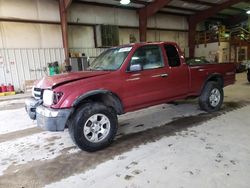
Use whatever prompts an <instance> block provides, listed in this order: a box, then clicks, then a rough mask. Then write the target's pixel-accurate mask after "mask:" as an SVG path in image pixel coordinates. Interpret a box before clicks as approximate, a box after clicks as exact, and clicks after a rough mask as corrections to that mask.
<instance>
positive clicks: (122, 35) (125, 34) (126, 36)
mask: <svg viewBox="0 0 250 188" xmlns="http://www.w3.org/2000/svg"><path fill="white" fill-rule="evenodd" d="M130 34H131V35H134V37H135V38H136V42H139V41H140V39H139V30H138V29H119V42H120V44H129V43H130Z"/></svg>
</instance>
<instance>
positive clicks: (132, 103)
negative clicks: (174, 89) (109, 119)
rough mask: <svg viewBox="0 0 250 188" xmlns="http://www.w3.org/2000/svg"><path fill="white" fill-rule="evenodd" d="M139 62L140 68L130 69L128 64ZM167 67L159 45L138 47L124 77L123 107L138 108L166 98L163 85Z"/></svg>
mask: <svg viewBox="0 0 250 188" xmlns="http://www.w3.org/2000/svg"><path fill="white" fill-rule="evenodd" d="M135 64H139V65H140V66H141V68H142V70H139V71H130V69H129V68H130V66H131V65H135ZM166 78H167V68H166V67H165V63H164V60H163V55H162V49H161V46H160V45H146V46H143V47H139V48H138V49H137V50H136V51H135V53H134V54H133V56H132V57H131V60H130V65H129V67H128V69H127V72H126V74H125V77H124V79H123V80H124V84H123V88H124V90H123V102H124V105H125V106H124V107H125V109H131V110H134V109H139V108H142V107H145V106H148V105H151V104H154V103H157V101H160V100H163V99H164V98H166V96H165V93H164V90H163V87H164V85H165V83H166Z"/></svg>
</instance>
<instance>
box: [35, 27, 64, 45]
mask: <svg viewBox="0 0 250 188" xmlns="http://www.w3.org/2000/svg"><path fill="white" fill-rule="evenodd" d="M40 35H41V38H40V40H41V46H40V48H60V47H62V46H63V42H62V32H61V26H60V25H50V24H40Z"/></svg>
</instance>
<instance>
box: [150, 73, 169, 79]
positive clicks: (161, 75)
mask: <svg viewBox="0 0 250 188" xmlns="http://www.w3.org/2000/svg"><path fill="white" fill-rule="evenodd" d="M157 77H162V78H166V77H168V74H167V73H165V74H156V75H153V76H152V78H157Z"/></svg>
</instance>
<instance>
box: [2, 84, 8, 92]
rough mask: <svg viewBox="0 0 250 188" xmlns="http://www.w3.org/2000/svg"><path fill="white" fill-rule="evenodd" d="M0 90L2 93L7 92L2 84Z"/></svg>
mask: <svg viewBox="0 0 250 188" xmlns="http://www.w3.org/2000/svg"><path fill="white" fill-rule="evenodd" d="M1 90H2V92H7V86H6V85H4V84H2V85H1Z"/></svg>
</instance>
